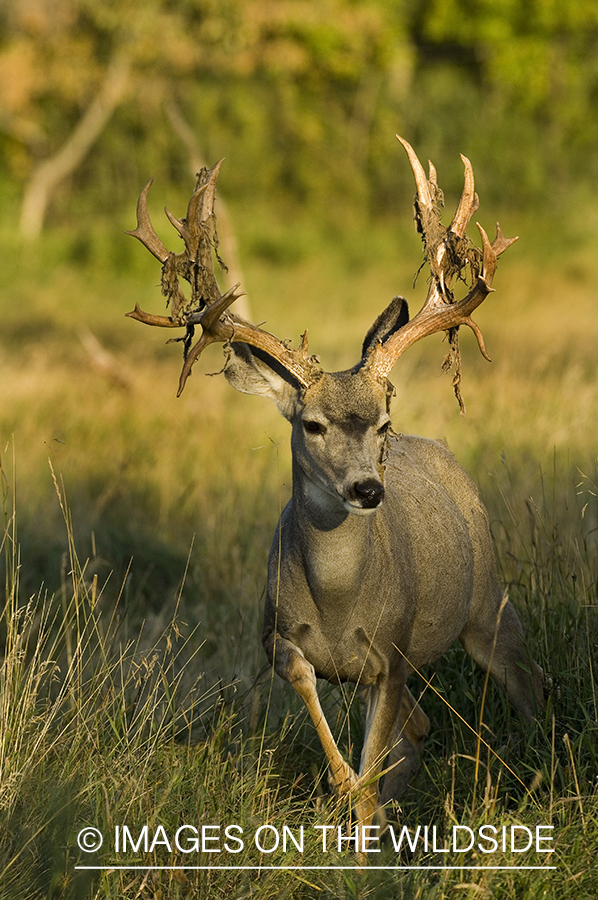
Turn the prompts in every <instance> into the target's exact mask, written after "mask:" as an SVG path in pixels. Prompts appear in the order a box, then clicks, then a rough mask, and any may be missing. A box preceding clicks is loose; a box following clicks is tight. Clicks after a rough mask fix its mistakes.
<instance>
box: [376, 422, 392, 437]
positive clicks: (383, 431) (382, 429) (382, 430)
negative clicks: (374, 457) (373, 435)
mask: <svg viewBox="0 0 598 900" xmlns="http://www.w3.org/2000/svg"><path fill="white" fill-rule="evenodd" d="M389 428H390V422H385V423H384V425H381V426H380V428H379V429H378V434H379V435H380V437H385V436H386V435H387V434H388V429H389Z"/></svg>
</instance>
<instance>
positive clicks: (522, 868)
mask: <svg viewBox="0 0 598 900" xmlns="http://www.w3.org/2000/svg"><path fill="white" fill-rule="evenodd" d="M556 868H557V866H367V865H366V866H75V869H85V870H93V871H95V872H106V871H113V870H119V871H142V872H146V871H149V870H152V871H176V872H183V871H195V870H213V869H227V870H238V871H248V870H251V871H257V872H261V871H266V870H272V869H277V870H285V871H293V872H304V871H318V870H319V871H322V870H325V871H328V870H332V869H334V870H336V869H341V870H347V869H349V870H355V869H376V870H377V871H384V872H394V871H397V870H399V869H400V870H418V871H428V870H430V869H435V870H442V871H452V870H454V871H459V872H460V871H462V870H463V869H470V870H471V869H476V870H478V869H488V870H491V871H493V872H496V871H510V872H530V871H545V870H549V869H556Z"/></svg>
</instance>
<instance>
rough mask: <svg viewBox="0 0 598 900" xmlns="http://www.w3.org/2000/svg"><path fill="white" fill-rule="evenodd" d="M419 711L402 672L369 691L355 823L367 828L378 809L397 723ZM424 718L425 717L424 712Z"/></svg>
mask: <svg viewBox="0 0 598 900" xmlns="http://www.w3.org/2000/svg"><path fill="white" fill-rule="evenodd" d="M414 707H416V708H417V709H418V711H419V712H421V710H419V707H417V703H416V701H415V700H414V698H413V697H412V696H411V693H410V692H409V691H408V690H407V688H406V687H405V671H404V667H403V666H401V671H400V672H398V673H396V674H395V675H394V677H385V678H383V679H381V680H380V682H379V684H378V685H376V686H375V687H372V688H371V689H370V695H369V700H368V713H367V721H366V727H365V739H364V742H363V749H362V751H361V761H360V765H359V781H360V782H361V784H362V788H361V791H360V794H359V798H358V801H357V803H356V806H355V811H356V814H357V821H358V823H359V824H360V825H369V824H370V823H371V821H372V819H373V817H374V813H375V812H376V809H377V807H378V797H379V780H380V773H381V772H382V766H383V764H384V760H385V759H386V757H387V755H388V752H389V750H390V749H391V746H392V743H393V738H394V736H395V734H396V732H397V729H398V727H399V722H400V721H406V720H407V719H408V716H409V712H410V711H411V712H412V711H413V708H414ZM421 714H422V715H423V716H424V718H426V720H427V717H426V716H425V714H424V713H423V712H421Z"/></svg>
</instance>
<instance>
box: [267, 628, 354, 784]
mask: <svg viewBox="0 0 598 900" xmlns="http://www.w3.org/2000/svg"><path fill="white" fill-rule="evenodd" d="M264 649H265V650H266V653H267V654H268V657H269V659H270V660H271V661H272V663H273V665H274V669H275V671H276V673H277V674H278V675H280V677H281V678H284V680H285V681H288V682H289V684H290V685H292V687H293V688H294V689H295V690H296V691H297V693H298V694H299V696H300V697H301V699H302V700H303V702H304V703H305V706H306V708H307V711H308V713H309V714H310V716H311V720H312V722H313V723H314V725H315V728H316V731H317V733H318V737H319V739H320V743H321V744H322V747H323V749H324V753H325V754H326V757H327V759H328V764H329V766H330V781H331V783H332V786H333V787H334V789H335V790H336V791H337V793H338V794H340V795H341V796H343V795H345V794H349V793H350V792H351V791H353V790H354V789H355V788H356V787H357V785H358V783H359V779H358V778H357V775H356V774H355V772H354V770H353V769H352V768H351V766H350V765H349V764H348V763H347V762H346V761H345V760H344V759H343V757H342V755H341V752H340V750H339V749H338V747H337V744H336V741H335V740H334V737H333V735H332V732H331V730H330V726H329V725H328V722H327V721H326V717H325V715H324V711H323V709H322V707H321V705H320V698H319V697H318V692H317V690H316V673H315V669H314V667H313V666H312V664H311V663H310V662H308V661H307V660H306V658H305V656H304V655H303V653H302V651H301V650H300V649H299V647H297V645H296V644H293V643H291V641H288V640H286V638H281V637H280V635H276V636H275V635H274V633H272V634H270V635H269V636H268V637H267V638H266V640H265V641H264Z"/></svg>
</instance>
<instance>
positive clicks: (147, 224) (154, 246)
mask: <svg viewBox="0 0 598 900" xmlns="http://www.w3.org/2000/svg"><path fill="white" fill-rule="evenodd" d="M153 181H154V179H153V178H150V180H149V181H148V183H147V184H146V185H145V187H144V188H143V190H142V191H141V193H140V195H139V200H138V201H137V228H136V229H135V230H134V231H126V232H125V234H130V235H131V236H132V237H135V238H137V240H138V241H141V243H142V244H143V245H144V247H147V249H148V250H149V251H150V253H153V255H154V256H155V257H156V259H157V260H159V261H160V262H161V263H165V262H166V260H167V259H168V250H167V249H166V247H165V246H164V244H163V243H162V241H161V240H160V238H159V237H158V235H157V234H156V232H155V231H154V227H153V225H152V220H151V219H150V214H149V210H148V208H147V195H148V193H149V189H150V188H151V186H152V183H153Z"/></svg>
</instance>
